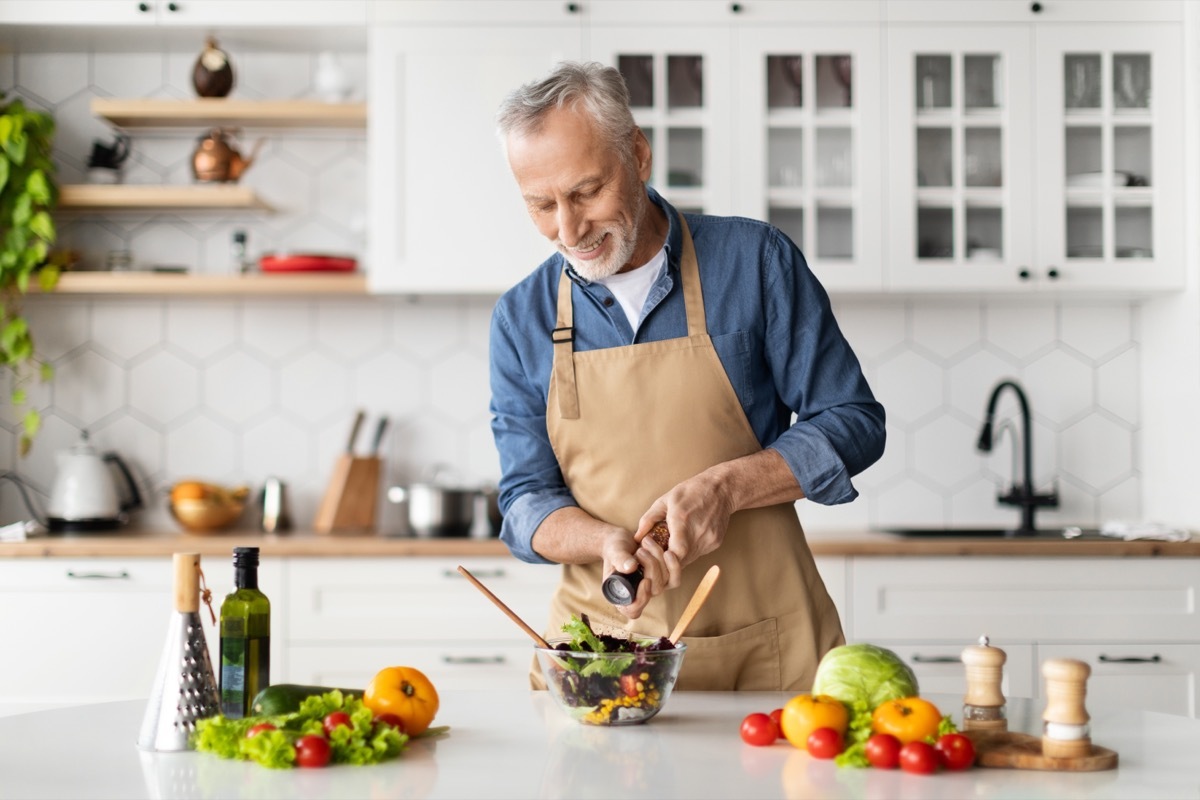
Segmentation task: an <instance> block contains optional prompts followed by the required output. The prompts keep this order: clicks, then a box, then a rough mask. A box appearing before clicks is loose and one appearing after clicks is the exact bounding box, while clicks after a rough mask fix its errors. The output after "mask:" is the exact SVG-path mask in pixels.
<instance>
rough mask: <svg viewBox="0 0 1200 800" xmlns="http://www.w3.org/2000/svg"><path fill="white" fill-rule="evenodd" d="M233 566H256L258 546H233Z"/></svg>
mask: <svg viewBox="0 0 1200 800" xmlns="http://www.w3.org/2000/svg"><path fill="white" fill-rule="evenodd" d="M233 566H234V567H257V566H258V548H257V547H235V548H233Z"/></svg>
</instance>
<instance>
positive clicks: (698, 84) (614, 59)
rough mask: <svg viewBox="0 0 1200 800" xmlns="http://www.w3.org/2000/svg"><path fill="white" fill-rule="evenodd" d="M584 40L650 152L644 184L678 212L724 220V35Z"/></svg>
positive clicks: (607, 29)
mask: <svg viewBox="0 0 1200 800" xmlns="http://www.w3.org/2000/svg"><path fill="white" fill-rule="evenodd" d="M589 40H590V55H591V57H592V58H594V59H595V60H597V61H600V62H603V63H606V64H610V65H612V66H614V67H616V68H617V69H618V70H620V72H621V74H622V75H623V76H624V77H625V84H626V86H627V88H628V89H629V100H630V106H631V107H632V109H633V116H634V120H635V121H636V122H637V124H638V125H639V126H640V127H641V129H642V130H643V131H644V132H645V134H646V136H647V138H648V139H649V140H650V145H651V147H652V149H653V152H654V169H653V173H652V175H651V176H650V184H651V185H652V186H654V188H655V189H657V190H658V192H659V193H660V194H662V195H663V197H665V198H667V200H668V201H670V202H671V203H672V204H673V205H674V206H675V207H676V208H678V209H679V210H681V211H693V212H700V213H707V214H729V213H732V209H731V207H730V199H731V197H732V190H731V188H730V171H731V168H732V166H733V155H732V152H731V151H732V148H731V146H730V138H731V128H730V120H729V109H730V107H731V106H732V103H733V98H732V93H731V87H730V79H731V74H730V73H731V68H730V36H729V31H728V30H723V29H721V28H709V27H695V28H689V27H686V26H671V27H664V28H658V27H649V28H647V27H644V26H642V27H630V26H624V25H622V26H607V25H597V26H594V27H593V28H592V29H591V30H590V32H589Z"/></svg>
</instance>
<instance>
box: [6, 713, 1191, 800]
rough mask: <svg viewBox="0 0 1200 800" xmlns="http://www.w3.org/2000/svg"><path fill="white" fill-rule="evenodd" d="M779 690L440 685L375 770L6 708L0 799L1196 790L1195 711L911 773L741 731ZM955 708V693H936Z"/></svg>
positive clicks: (98, 718) (1101, 726)
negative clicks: (1095, 761)
mask: <svg viewBox="0 0 1200 800" xmlns="http://www.w3.org/2000/svg"><path fill="white" fill-rule="evenodd" d="M790 696H791V695H789V694H782V693H741V694H738V693H723V692H721V693H717V692H713V693H703V692H680V693H678V694H676V695H675V696H673V697H672V698H670V700H669V701H668V703H667V705H666V707H665V709H664V710H663V711H662V713H661V714H659V715H658V716H657V717H656V718H654V719H653V720H651V721H650V722H648V723H646V724H644V725H635V726H629V727H621V728H601V727H590V726H585V725H581V724H579V723H577V722H575V721H574V720H571V719H569V718H568V717H566V716H565V715H564V714H563V713H562V712H561V711H560V710H559V709H558V708H557V707H555V706H554V704H553V701H552V700H551V699H550V697H549V696H548V695H547V694H545V693H542V692H527V691H520V690H510V691H498V692H472V691H456V692H444V693H443V697H442V708H441V710H440V711H439V713H438V716H437V720H436V724H440V725H449V726H450V732H449V733H448V734H446V735H444V736H440V737H437V738H433V739H425V740H419V741H416V742H413V743H412V744H411V745H410V747H409V749H408V750H407V751H405V752H404V753H403V754H402V756H401V757H400V758H398V759H396V760H395V761H391V762H388V763H385V764H381V765H377V766H372V767H346V766H334V767H327V768H324V769H293V770H269V769H265V768H263V767H260V766H258V765H256V764H253V763H249V762H237V761H224V760H221V759H218V758H217V757H215V756H212V755H209V754H204V753H192V752H185V753H145V752H141V751H139V750H138V749H137V747H136V746H135V744H134V741H135V739H136V737H137V732H138V729H139V726H140V724H141V717H142V714H143V711H144V708H145V703H144V701H137V700H131V701H121V702H115V703H103V704H98V705H91V706H81V707H76V708H70V709H59V710H55V711H45V712H40V713H35V714H24V715H19V716H14V717H8V718H4V719H0V742H2V743H3V748H2V749H0V798H14V800H15V799H16V798H22V800H36V799H38V798H47V799H49V798H54V799H55V800H61V799H62V798H81V799H82V798H118V797H119V798H281V797H293V798H314V799H316V798H357V797H371V798H387V797H403V798H413V799H414V800H416V799H417V798H431V800H432V799H433V798H478V797H487V798H537V797H545V798H551V797H563V798H571V799H572V800H578V798H588V797H603V798H622V799H623V800H624V799H628V800H633V799H634V798H700V799H703V798H739V799H740V798H809V797H830V798H841V797H847V798H850V797H888V798H902V797H914V798H916V797H919V798H931V799H936V798H965V797H997V796H1004V797H1016V798H1024V797H1037V798H1060V797H1061V798H1081V797H1087V798H1137V800H1149V798H1181V797H1196V796H1197V793H1198V792H1200V762H1198V761H1197V759H1196V752H1197V751H1200V721H1197V720H1194V719H1186V718H1183V717H1174V716H1170V715H1165V714H1155V713H1148V712H1132V711H1123V710H1122V709H1120V708H1117V707H1090V708H1089V710H1090V711H1091V713H1092V739H1093V741H1094V742H1095V743H1096V744H1098V745H1102V746H1104V747H1107V748H1109V749H1112V750H1115V751H1117V753H1118V755H1119V759H1120V762H1119V766H1118V768H1117V769H1115V770H1108V771H1104V772H1090V773H1070V772H1036V771H1027V770H1009V769H981V768H975V769H970V770H967V771H965V772H957V773H952V772H942V773H939V774H937V775H932V776H926V775H911V774H908V773H904V772H900V771H898V770H876V769H861V770H859V769H849V768H845V769H839V768H837V767H836V766H834V764H833V763H832V762H830V761H818V760H816V759H813V758H812V757H810V756H809V755H808V754H807V753H806V752H803V751H801V750H797V749H796V748H793V747H792V746H791V745H789V744H787V743H786V742H783V741H780V742H777V743H776V744H775V745H772V746H770V747H761V748H759V747H751V746H749V745H745V744H743V743H742V742H741V740H740V739H739V736H738V725H739V724H740V722H741V719H742V717H744V716H745V715H746V714H748V713H750V712H753V711H769V710H770V709H772V708H776V707H779V706H781V705H782V704H783V703H784V702H785V701H786V700H787V699H788V698H789V697H790ZM930 699H932V700H934V701H935V702H937V703H938V705H939V707H940V708H942V709H943V711H949V712H951V713H952V714H953V716H954V718H955V720H956V721H959V720H960V719H961V713H960V712H961V707H960V704H961V697H957V696H952V695H945V696H942V695H931V696H930ZM1040 713H1041V705H1040V704H1035V703H1034V702H1032V701H1029V700H1010V702H1009V718H1010V721H1011V725H1010V727H1011V729H1013V730H1025V731H1027V732H1033V731H1036V730H1039V728H1040Z"/></svg>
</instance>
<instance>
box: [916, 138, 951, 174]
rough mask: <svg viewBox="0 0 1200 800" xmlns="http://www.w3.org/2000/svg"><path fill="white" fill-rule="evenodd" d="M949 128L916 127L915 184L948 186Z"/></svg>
mask: <svg viewBox="0 0 1200 800" xmlns="http://www.w3.org/2000/svg"><path fill="white" fill-rule="evenodd" d="M952 158H953V157H952V155H951V151H950V129H949V128H918V129H917V186H950V185H951V178H952V177H953V173H952V170H951V159H952Z"/></svg>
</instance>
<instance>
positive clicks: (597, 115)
mask: <svg viewBox="0 0 1200 800" xmlns="http://www.w3.org/2000/svg"><path fill="white" fill-rule="evenodd" d="M567 106H570V107H572V108H578V109H580V110H582V111H583V112H584V113H586V114H587V115H588V116H589V117H591V118H592V120H593V121H594V122H595V123H596V127H597V128H598V130H599V132H600V135H601V137H603V139H604V140H605V141H606V142H608V143H609V144H610V145H611V146H612V147H613V148H615V149H616V150H618V151H619V152H620V153H621V156H622V158H623V159H624V160H626V161H627V162H630V163H632V161H633V159H634V153H633V137H632V136H631V134H632V133H633V131H634V129H635V128H637V123H635V122H634V121H633V113H632V112H631V111H630V110H629V90H628V89H627V88H626V87H625V79H624V78H623V77H622V76H621V73H620V72H618V71H617V70H616V69H614V68H613V67H608V66H605V65H604V64H600V63H598V62H595V61H591V62H588V63H578V62H573V61H564V62H561V63H560V64H558V65H557V66H556V67H555V68H554V69H553V71H551V73H550V74H549V75H547V76H546V77H545V78H542V79H541V80H538V81H533V82H532V83H527V84H525V85H524V86H522V87H521V88H520V89H517V90H516V91H514V92H513V93H511V94H510V95H509V96H508V97H506V98H504V102H503V103H501V104H500V109H499V111H497V112H496V132H497V134H498V135H499V137H500V141H501V142H502V143H503V142H505V141H507V139H508V137H509V136H510V135H513V134H515V135H518V136H527V135H529V134H531V133H537V132H538V131H540V130H541V128H542V125H543V124H544V123H545V118H546V114H548V113H549V112H550V111H552V110H554V109H556V108H564V107H567Z"/></svg>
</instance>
